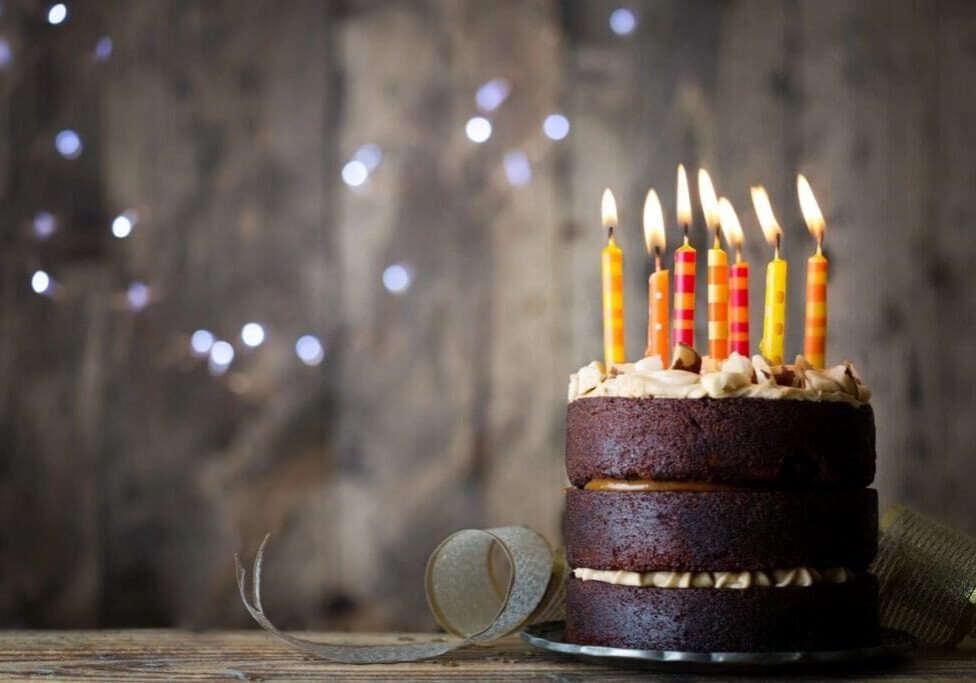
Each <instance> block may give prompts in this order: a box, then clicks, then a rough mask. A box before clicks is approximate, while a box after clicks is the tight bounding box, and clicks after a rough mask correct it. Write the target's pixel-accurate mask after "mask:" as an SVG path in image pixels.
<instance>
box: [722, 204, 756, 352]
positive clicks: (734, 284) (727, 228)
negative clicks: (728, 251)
mask: <svg viewBox="0 0 976 683" xmlns="http://www.w3.org/2000/svg"><path fill="white" fill-rule="evenodd" d="M718 210H719V215H720V216H721V220H722V232H723V233H725V241H726V242H728V243H729V246H730V247H732V248H733V249H734V250H735V263H733V264H732V267H731V268H730V269H729V350H730V351H735V352H736V353H738V354H741V355H743V356H745V357H746V358H748V357H749V356H750V355H751V354H752V352H751V351H750V349H749V264H748V263H746V262H745V261H743V260H742V242H743V237H744V236H743V233H742V225H741V224H740V223H739V217H738V216H736V214H735V208H733V206H732V202H730V201H729V200H728V199H726V198H725V197H722V198H721V199H720V200H718Z"/></svg>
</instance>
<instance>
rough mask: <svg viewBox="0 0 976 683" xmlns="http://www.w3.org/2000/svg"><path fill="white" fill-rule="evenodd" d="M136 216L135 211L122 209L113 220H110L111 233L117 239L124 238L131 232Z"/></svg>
mask: <svg viewBox="0 0 976 683" xmlns="http://www.w3.org/2000/svg"><path fill="white" fill-rule="evenodd" d="M137 220H138V216H137V214H136V212H135V211H123V212H122V213H120V214H119V215H118V216H116V217H115V220H113V221H112V234H113V235H115V236H116V237H118V238H119V239H124V238H126V237H128V236H129V235H131V234H132V228H133V227H134V226H135V224H136V221H137Z"/></svg>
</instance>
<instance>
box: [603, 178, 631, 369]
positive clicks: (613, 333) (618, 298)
mask: <svg viewBox="0 0 976 683" xmlns="http://www.w3.org/2000/svg"><path fill="white" fill-rule="evenodd" d="M600 208H601V213H602V215H603V227H604V228H605V229H606V231H607V246H605V247H604V248H603V251H602V252H601V253H600V273H601V277H602V282H603V355H604V358H605V360H606V366H607V370H608V371H609V370H610V367H611V366H612V365H613V364H614V363H624V362H626V354H625V353H624V257H623V252H621V251H620V247H618V246H617V243H616V241H614V239H613V230H614V228H615V227H616V225H617V203H616V202H615V201H614V199H613V193H612V192H610V190H609V189H606V190H604V191H603V201H602V204H601V207H600Z"/></svg>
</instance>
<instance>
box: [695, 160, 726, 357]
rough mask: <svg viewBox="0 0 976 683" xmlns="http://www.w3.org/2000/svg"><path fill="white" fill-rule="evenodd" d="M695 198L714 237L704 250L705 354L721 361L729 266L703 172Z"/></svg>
mask: <svg viewBox="0 0 976 683" xmlns="http://www.w3.org/2000/svg"><path fill="white" fill-rule="evenodd" d="M698 197H699V199H700V200H701V205H702V211H703V212H704V214H705V224H706V225H707V226H708V230H709V232H711V233H712V234H713V235H714V241H713V242H712V248H711V249H709V250H708V291H707V292H706V300H707V302H708V355H709V356H711V357H712V358H713V359H715V360H725V358H727V357H728V355H729V263H728V257H727V256H726V254H725V250H723V249H722V238H721V231H722V222H721V218H720V216H719V207H718V199H717V198H716V196H715V188H714V187H713V186H712V179H711V178H710V177H709V176H708V172H707V171H706V170H705V169H703V168H702V169H699V170H698Z"/></svg>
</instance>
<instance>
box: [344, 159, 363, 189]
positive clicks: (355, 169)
mask: <svg viewBox="0 0 976 683" xmlns="http://www.w3.org/2000/svg"><path fill="white" fill-rule="evenodd" d="M368 178H369V168H367V167H366V164H364V163H363V162H361V161H359V160H357V159H353V160H352V161H350V162H349V163H347V164H346V165H345V166H343V167H342V181H343V182H344V183H345V184H346V185H348V186H349V187H359V186H360V185H362V184H363V183H365V182H366V180H367V179H368Z"/></svg>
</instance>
